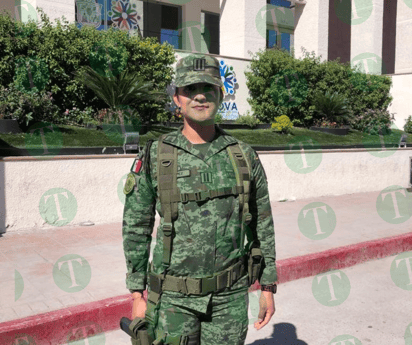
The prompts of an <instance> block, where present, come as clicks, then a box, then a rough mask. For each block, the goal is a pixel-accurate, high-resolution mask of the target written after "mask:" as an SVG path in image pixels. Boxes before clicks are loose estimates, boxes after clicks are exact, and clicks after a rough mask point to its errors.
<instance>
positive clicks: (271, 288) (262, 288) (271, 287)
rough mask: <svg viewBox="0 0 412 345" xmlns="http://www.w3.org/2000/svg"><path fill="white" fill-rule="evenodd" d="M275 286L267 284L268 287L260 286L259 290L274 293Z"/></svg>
mask: <svg viewBox="0 0 412 345" xmlns="http://www.w3.org/2000/svg"><path fill="white" fill-rule="evenodd" d="M277 288H278V287H277V285H276V284H269V285H261V287H260V290H262V291H271V292H272V293H276V291H277Z"/></svg>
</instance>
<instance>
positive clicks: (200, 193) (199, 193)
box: [193, 192, 202, 201]
mask: <svg viewBox="0 0 412 345" xmlns="http://www.w3.org/2000/svg"><path fill="white" fill-rule="evenodd" d="M193 194H194V195H195V200H196V201H201V200H202V192H194V193H193Z"/></svg>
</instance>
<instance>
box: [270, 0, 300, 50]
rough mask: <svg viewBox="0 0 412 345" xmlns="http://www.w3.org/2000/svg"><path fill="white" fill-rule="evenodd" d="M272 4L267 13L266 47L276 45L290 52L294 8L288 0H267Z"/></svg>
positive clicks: (293, 28)
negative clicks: (291, 7)
mask: <svg viewBox="0 0 412 345" xmlns="http://www.w3.org/2000/svg"><path fill="white" fill-rule="evenodd" d="M267 3H268V4H271V5H273V6H274V7H273V6H272V7H271V8H269V9H268V13H267V22H266V23H267V31H266V48H272V47H274V46H277V47H279V48H283V49H286V50H287V51H289V52H290V48H291V47H293V32H294V30H295V19H294V10H293V9H290V8H289V7H290V6H291V2H290V1H286V0H267Z"/></svg>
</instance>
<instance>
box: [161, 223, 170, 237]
mask: <svg viewBox="0 0 412 345" xmlns="http://www.w3.org/2000/svg"><path fill="white" fill-rule="evenodd" d="M172 228H173V226H172V223H163V227H162V230H163V233H164V234H165V236H170V235H171V234H172Z"/></svg>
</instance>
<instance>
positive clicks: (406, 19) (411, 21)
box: [395, 0, 412, 73]
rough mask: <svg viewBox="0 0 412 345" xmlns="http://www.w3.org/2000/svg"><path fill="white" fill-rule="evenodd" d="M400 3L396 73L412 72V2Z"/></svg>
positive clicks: (400, 1)
mask: <svg viewBox="0 0 412 345" xmlns="http://www.w3.org/2000/svg"><path fill="white" fill-rule="evenodd" d="M408 4H409V6H408V5H407V4H406V1H403V0H399V1H398V9H397V25H396V55H395V73H411V72H412V58H411V56H412V55H411V52H412V2H410V1H408Z"/></svg>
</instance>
